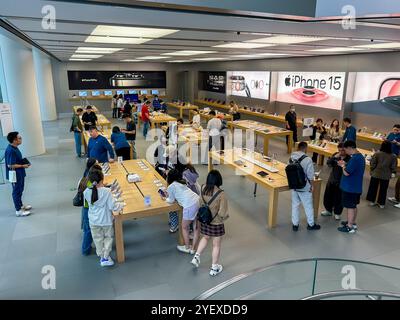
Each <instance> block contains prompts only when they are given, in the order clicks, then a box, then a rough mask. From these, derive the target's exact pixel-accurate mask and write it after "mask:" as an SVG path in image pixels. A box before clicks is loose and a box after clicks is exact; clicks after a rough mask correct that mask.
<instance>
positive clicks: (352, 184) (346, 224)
mask: <svg viewBox="0 0 400 320" xmlns="http://www.w3.org/2000/svg"><path fill="white" fill-rule="evenodd" d="M344 149H345V151H346V154H347V155H349V156H350V160H349V162H347V164H346V162H345V161H344V160H340V161H338V165H339V166H340V167H342V169H343V175H342V178H341V180H340V189H341V190H342V204H343V207H344V208H346V209H347V221H342V226H341V227H340V228H338V230H339V231H341V232H347V233H355V232H356V230H357V224H356V218H357V205H358V204H359V203H360V197H361V193H362V184H363V178H364V171H365V159H364V156H363V155H362V154H361V153H360V152H358V150H357V146H356V143H355V142H354V141H351V140H348V141H346V142H345V143H344Z"/></svg>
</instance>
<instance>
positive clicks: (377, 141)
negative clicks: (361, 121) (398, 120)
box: [357, 132, 384, 145]
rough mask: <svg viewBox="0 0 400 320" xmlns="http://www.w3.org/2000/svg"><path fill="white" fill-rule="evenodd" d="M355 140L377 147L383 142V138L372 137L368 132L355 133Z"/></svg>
mask: <svg viewBox="0 0 400 320" xmlns="http://www.w3.org/2000/svg"><path fill="white" fill-rule="evenodd" d="M357 140H362V141H366V142H370V143H374V144H377V145H381V144H382V142H383V141H384V138H378V137H374V134H373V133H368V132H357Z"/></svg>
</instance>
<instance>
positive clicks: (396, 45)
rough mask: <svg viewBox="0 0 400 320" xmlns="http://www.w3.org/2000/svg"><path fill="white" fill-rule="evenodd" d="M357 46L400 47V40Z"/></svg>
mask: <svg viewBox="0 0 400 320" xmlns="http://www.w3.org/2000/svg"><path fill="white" fill-rule="evenodd" d="M354 47H355V48H365V49H399V48H400V42H386V43H371V44H363V45H360V46H354Z"/></svg>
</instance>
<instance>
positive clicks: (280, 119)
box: [194, 100, 303, 127]
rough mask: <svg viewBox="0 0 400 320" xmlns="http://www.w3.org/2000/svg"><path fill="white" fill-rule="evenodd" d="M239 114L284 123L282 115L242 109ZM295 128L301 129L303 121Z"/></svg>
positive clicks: (203, 101) (221, 107) (215, 104)
mask: <svg viewBox="0 0 400 320" xmlns="http://www.w3.org/2000/svg"><path fill="white" fill-rule="evenodd" d="M194 102H195V103H201V104H203V105H207V106H210V107H214V108H220V109H225V110H229V109H230V107H229V106H228V105H223V104H219V103H215V102H209V101H205V100H195V101H194ZM239 113H240V114H246V115H249V116H253V117H259V118H262V119H267V120H273V121H277V122H282V123H286V120H285V116H284V115H273V114H269V113H261V112H257V111H251V110H249V109H243V108H239ZM297 126H298V127H302V126H303V121H301V120H297Z"/></svg>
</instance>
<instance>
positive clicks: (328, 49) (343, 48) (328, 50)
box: [307, 47, 362, 52]
mask: <svg viewBox="0 0 400 320" xmlns="http://www.w3.org/2000/svg"><path fill="white" fill-rule="evenodd" d="M359 50H362V49H361V48H354V47H333V48H324V49H312V50H307V51H312V52H346V51H359Z"/></svg>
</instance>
